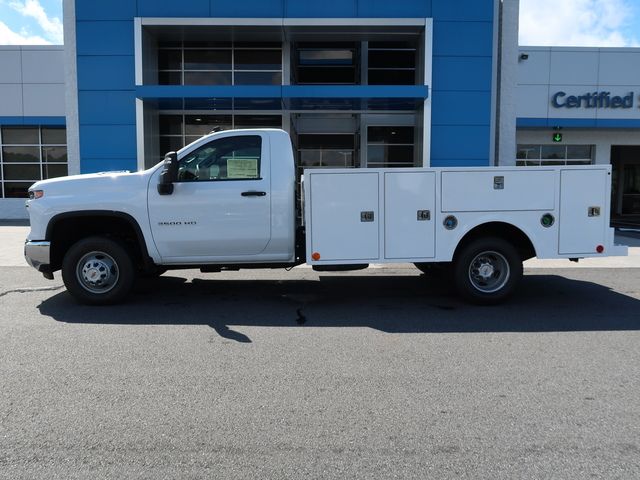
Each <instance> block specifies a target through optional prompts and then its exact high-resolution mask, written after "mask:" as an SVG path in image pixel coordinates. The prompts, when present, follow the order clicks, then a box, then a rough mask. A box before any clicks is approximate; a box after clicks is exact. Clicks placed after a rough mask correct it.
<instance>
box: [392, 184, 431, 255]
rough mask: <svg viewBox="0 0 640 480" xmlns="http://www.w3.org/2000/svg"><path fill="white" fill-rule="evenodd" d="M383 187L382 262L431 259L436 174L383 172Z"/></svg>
mask: <svg viewBox="0 0 640 480" xmlns="http://www.w3.org/2000/svg"><path fill="white" fill-rule="evenodd" d="M384 185H385V187H384V190H385V192H384V193H385V197H384V205H385V214H384V218H385V220H384V238H385V247H384V256H385V258H387V259H406V258H411V259H419V258H433V257H434V256H435V227H434V225H435V221H434V220H435V218H434V217H435V205H436V193H435V188H436V174H435V173H434V172H386V173H385V174H384Z"/></svg>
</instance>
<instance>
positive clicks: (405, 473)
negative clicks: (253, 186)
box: [0, 266, 640, 479]
mask: <svg viewBox="0 0 640 480" xmlns="http://www.w3.org/2000/svg"><path fill="white" fill-rule="evenodd" d="M0 308H1V311H2V316H1V319H0V331H1V332H2V335H0V384H1V385H2V388H1V389H0V477H1V478H7V479H9V478H10V479H17V478H47V479H49V478H65V479H66V478H159V477H162V478H204V477H206V478H224V479H229V478H336V479H337V478H403V479H404V478H420V479H423V478H430V477H433V478H474V479H475V478H580V479H582V478H625V479H627V478H638V476H640V403H639V402H638V398H639V397H640V367H639V365H640V354H639V351H640V350H639V349H638V343H639V340H640V335H639V331H640V269H637V268H577V269H572V268H568V269H567V268H563V269H545V268H528V269H527V270H526V275H525V278H524V281H523V283H522V285H521V288H520V291H519V293H518V295H517V296H516V297H515V298H514V299H513V300H512V301H511V302H509V303H508V304H506V305H503V306H496V307H485V308H479V307H474V306H469V305H466V304H463V303H461V302H460V301H459V300H458V299H457V298H456V297H455V296H453V294H452V293H451V291H450V289H449V287H447V286H446V284H443V283H442V282H441V281H440V280H438V279H437V278H429V277H425V276H424V275H420V273H419V272H418V271H417V270H416V269H414V268H412V267H408V266H407V267H403V268H400V267H397V266H393V267H387V268H370V269H368V270H364V271H361V272H352V273H343V274H318V273H316V272H313V271H312V270H310V269H307V268H297V269H295V270H294V271H292V272H288V273H287V272H284V271H281V270H275V271H269V270H264V271H246V272H235V273H234V272H232V273H222V274H201V273H199V272H197V271H194V270H189V271H178V272H169V273H167V274H165V275H164V276H162V277H161V278H159V279H157V280H151V281H146V282H142V281H141V282H139V284H138V286H137V288H136V292H135V294H134V295H133V296H132V298H131V300H130V301H129V303H127V304H126V305H121V306H114V307H108V308H92V307H85V306H78V305H76V304H75V303H74V302H73V301H72V300H71V298H70V297H69V295H68V294H67V293H66V292H65V291H64V289H63V288H62V284H61V280H60V278H59V275H56V279H55V280H54V281H53V282H50V281H46V280H44V279H43V278H42V277H41V276H40V275H38V274H37V273H36V272H35V271H32V270H31V269H29V268H28V267H20V266H5V267H0Z"/></svg>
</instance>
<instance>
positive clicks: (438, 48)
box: [433, 21, 493, 57]
mask: <svg viewBox="0 0 640 480" xmlns="http://www.w3.org/2000/svg"><path fill="white" fill-rule="evenodd" d="M492 45H493V23H491V22H439V21H436V22H434V24H433V55H435V56H445V55H451V56H456V57H460V56H470V57H472V56H491V46H492ZM487 48H489V50H487Z"/></svg>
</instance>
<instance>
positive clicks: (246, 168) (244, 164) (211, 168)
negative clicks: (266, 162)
mask: <svg viewBox="0 0 640 480" xmlns="http://www.w3.org/2000/svg"><path fill="white" fill-rule="evenodd" d="M261 151H262V138H260V136H259V135H246V136H235V137H226V138H220V139H218V140H213V141H211V142H209V143H207V144H206V145H204V146H202V147H200V148H198V149H197V150H194V151H193V152H191V153H190V154H188V155H187V156H186V157H184V158H182V159H181V160H180V165H179V169H178V181H179V182H195V181H209V180H252V179H253V180H255V179H258V178H260V154H261Z"/></svg>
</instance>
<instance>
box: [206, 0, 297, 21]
mask: <svg viewBox="0 0 640 480" xmlns="http://www.w3.org/2000/svg"><path fill="white" fill-rule="evenodd" d="M210 5H211V6H210V9H211V16H212V17H265V18H268V17H271V18H279V17H283V16H284V0H234V1H232V2H230V1H228V0H211V3H210Z"/></svg>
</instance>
